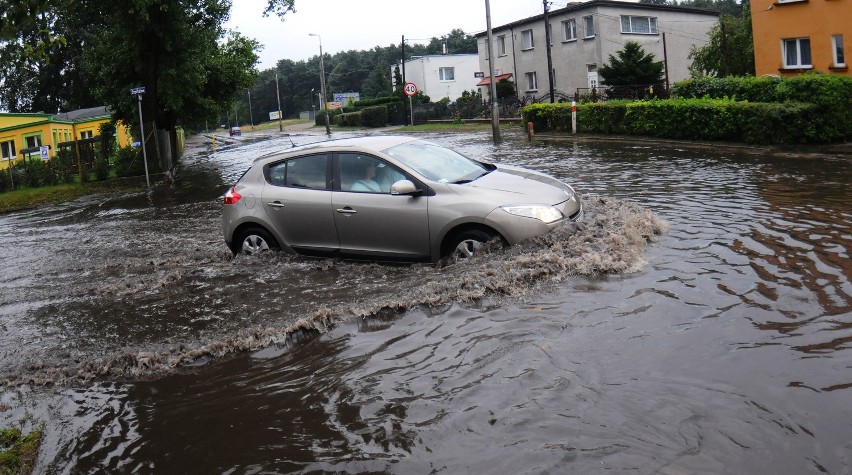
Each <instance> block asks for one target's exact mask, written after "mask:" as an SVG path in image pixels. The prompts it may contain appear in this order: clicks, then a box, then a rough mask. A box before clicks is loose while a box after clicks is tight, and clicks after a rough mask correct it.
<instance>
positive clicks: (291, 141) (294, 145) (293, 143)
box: [287, 137, 296, 148]
mask: <svg viewBox="0 0 852 475" xmlns="http://www.w3.org/2000/svg"><path fill="white" fill-rule="evenodd" d="M287 139H288V140H289V141H290V144H291V145H292V147H290V148H296V142H293V139H291V138H289V137H288V138H287Z"/></svg>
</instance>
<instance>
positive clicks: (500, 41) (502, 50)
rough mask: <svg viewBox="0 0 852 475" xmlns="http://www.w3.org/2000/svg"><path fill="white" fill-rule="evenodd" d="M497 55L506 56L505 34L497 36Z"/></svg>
mask: <svg viewBox="0 0 852 475" xmlns="http://www.w3.org/2000/svg"><path fill="white" fill-rule="evenodd" d="M497 56H506V35H500V36H498V37H497Z"/></svg>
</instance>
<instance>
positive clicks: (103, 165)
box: [0, 147, 159, 192]
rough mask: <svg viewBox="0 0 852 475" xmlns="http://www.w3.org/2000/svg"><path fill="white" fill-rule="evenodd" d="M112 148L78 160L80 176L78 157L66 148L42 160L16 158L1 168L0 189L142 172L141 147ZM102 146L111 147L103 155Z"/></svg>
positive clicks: (156, 167)
mask: <svg viewBox="0 0 852 475" xmlns="http://www.w3.org/2000/svg"><path fill="white" fill-rule="evenodd" d="M111 149H112V147H111V148H108V149H99V150H96V151H95V154H94V157H93V160H92V162H91V164H86V163H85V162H81V164H82V165H83V170H84V173H83V175H82V177H80V176H79V175H78V174H77V171H76V168H77V163H76V162H77V159H76V157H75V156H74V153H73V151H72V150H71V149H69V148H65V149H60V150H58V151H57V153H56V155H55V156H54V157H53V158H51V159H50V160H49V161H43V160H42V159H41V157H32V158H28V159H26V160H22V161H17V162H15V163H13V164H12V167H11V169H6V170H0V192H5V191H11V190H12V189H13V188H12V183H13V182H14V189H20V188H37V187H41V186H52V185H61V184H64V183H73V182H75V181H77V180H79V179H82V181H103V180H106V179H108V178H109V177H110V175H114V176H119V177H123V176H139V175H142V174H144V173H145V164H144V163H142V151H141V149H134V148H132V147H125V148H121V149H117V150H111ZM104 150H111V151H112V155H110V156H106V155H105V154H104V153H103V151H104ZM154 162H156V160H154V161H149V163H148V166H149V170H152V171H155V172H156V171H158V170H159V165H158V164H157V163H154Z"/></svg>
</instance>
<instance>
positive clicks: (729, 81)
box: [672, 72, 852, 142]
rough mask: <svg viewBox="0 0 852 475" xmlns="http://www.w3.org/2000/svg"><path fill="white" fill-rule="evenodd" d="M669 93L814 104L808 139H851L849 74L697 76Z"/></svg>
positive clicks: (851, 113) (699, 96)
mask: <svg viewBox="0 0 852 475" xmlns="http://www.w3.org/2000/svg"><path fill="white" fill-rule="evenodd" d="M672 93H673V95H674V96H676V97H679V98H709V99H724V98H731V99H736V100H739V101H748V102H771V103H810V104H815V105H816V106H817V107H818V111H816V113H815V114H813V116H812V117H811V119H812V120H813V121H814V122H813V123H812V124H811V125H812V127H811V129H812V130H811V131H809V132H808V134H807V137H808V139H809V140H810V141H814V142H834V141H843V140H849V139H851V138H852V78H850V77H848V76H840V75H836V74H822V73H817V72H815V73H809V74H803V75H800V76H793V77H788V78H778V77H759V78H756V77H727V78H700V79H690V80H687V81H683V82H679V83H677V84H675V85H674V87H673V88H672ZM793 119H795V118H793Z"/></svg>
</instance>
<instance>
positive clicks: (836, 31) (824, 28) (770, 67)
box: [751, 0, 852, 76]
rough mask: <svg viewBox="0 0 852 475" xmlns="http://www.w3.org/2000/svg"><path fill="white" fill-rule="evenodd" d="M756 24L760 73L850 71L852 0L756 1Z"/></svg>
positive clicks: (753, 4) (756, 60) (753, 18)
mask: <svg viewBox="0 0 852 475" xmlns="http://www.w3.org/2000/svg"><path fill="white" fill-rule="evenodd" d="M751 22H752V32H753V33H754V67H755V73H756V74H757V75H758V76H762V75H764V74H772V75H781V76H787V75H792V74H799V73H802V72H806V71H822V72H824V73H831V74H843V75H846V76H849V75H850V74H849V67H848V63H847V61H848V58H847V56H848V55H849V48H848V46H850V45H849V42H850V41H852V0H751Z"/></svg>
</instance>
